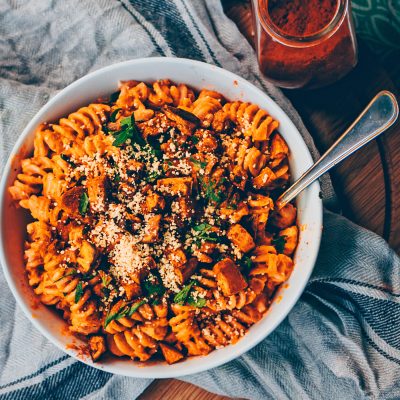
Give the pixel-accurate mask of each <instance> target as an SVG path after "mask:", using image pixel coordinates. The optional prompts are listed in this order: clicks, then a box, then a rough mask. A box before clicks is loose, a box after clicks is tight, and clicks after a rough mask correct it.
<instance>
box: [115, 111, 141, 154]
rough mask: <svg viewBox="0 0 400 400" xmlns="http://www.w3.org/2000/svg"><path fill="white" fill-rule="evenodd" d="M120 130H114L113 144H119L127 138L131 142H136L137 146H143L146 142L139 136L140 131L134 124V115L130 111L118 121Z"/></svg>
mask: <svg viewBox="0 0 400 400" xmlns="http://www.w3.org/2000/svg"><path fill="white" fill-rule="evenodd" d="M120 124H121V130H120V131H118V132H116V133H115V134H116V136H115V140H114V142H113V146H116V147H118V146H121V145H122V144H124V143H125V142H126V141H127V140H128V139H130V140H131V141H132V143H137V144H138V145H139V146H145V145H146V142H145V141H144V139H143V138H142V137H141V136H140V133H139V131H138V129H137V127H136V125H135V115H134V113H132V115H131V116H130V117H127V118H124V119H122V120H121V122H120Z"/></svg>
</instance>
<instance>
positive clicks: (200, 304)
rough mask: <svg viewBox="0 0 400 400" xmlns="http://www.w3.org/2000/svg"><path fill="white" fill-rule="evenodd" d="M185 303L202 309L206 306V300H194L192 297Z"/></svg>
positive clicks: (200, 298) (199, 298)
mask: <svg viewBox="0 0 400 400" xmlns="http://www.w3.org/2000/svg"><path fill="white" fill-rule="evenodd" d="M187 303H188V304H189V306H192V307H197V308H202V307H204V306H205V305H206V303H207V300H206V299H203V298H202V297H198V298H197V299H195V298H194V297H193V296H192V295H190V296H189V298H188V300H187Z"/></svg>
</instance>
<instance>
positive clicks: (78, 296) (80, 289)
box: [75, 282, 83, 303]
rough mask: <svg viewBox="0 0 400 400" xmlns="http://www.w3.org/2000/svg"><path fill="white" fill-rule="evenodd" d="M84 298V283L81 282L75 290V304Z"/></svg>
mask: <svg viewBox="0 0 400 400" xmlns="http://www.w3.org/2000/svg"><path fill="white" fill-rule="evenodd" d="M82 296H83V287H82V282H79V283H78V285H77V286H76V289H75V303H77V302H78V301H79V300H80V299H81V298H82Z"/></svg>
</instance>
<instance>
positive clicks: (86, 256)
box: [76, 240, 96, 273]
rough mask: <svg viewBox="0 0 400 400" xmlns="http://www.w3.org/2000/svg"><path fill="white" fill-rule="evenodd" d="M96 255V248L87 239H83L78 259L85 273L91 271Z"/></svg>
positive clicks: (80, 267)
mask: <svg viewBox="0 0 400 400" xmlns="http://www.w3.org/2000/svg"><path fill="white" fill-rule="evenodd" d="M95 257H96V250H95V248H94V247H93V246H92V245H91V244H90V243H89V242H88V241H87V240H84V241H82V244H81V248H80V251H79V257H78V258H77V260H76V261H77V263H78V264H79V269H80V270H81V271H82V272H84V273H87V272H89V270H90V266H91V265H92V263H93V261H94V259H95Z"/></svg>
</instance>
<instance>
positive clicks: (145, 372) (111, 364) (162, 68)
mask: <svg viewBox="0 0 400 400" xmlns="http://www.w3.org/2000/svg"><path fill="white" fill-rule="evenodd" d="M161 78H169V79H171V80H173V81H175V82H177V83H179V82H182V83H187V84H189V85H191V86H193V87H195V88H197V89H201V88H208V89H214V90H216V91H218V92H221V93H222V94H223V95H224V96H225V97H226V98H227V99H229V100H244V101H250V102H253V103H255V104H258V105H259V106H260V107H261V108H264V109H266V110H267V111H268V112H269V113H270V114H271V115H272V116H273V117H274V118H275V119H277V120H278V121H279V122H280V128H279V132H280V133H281V135H282V136H283V137H284V138H285V140H286V142H287V143H288V145H289V148H290V151H291V154H290V157H289V161H290V168H291V172H292V176H293V179H297V178H298V177H299V176H300V175H301V174H302V173H303V172H304V171H305V170H306V169H307V168H308V167H310V165H311V164H312V158H311V155H310V153H309V151H308V149H307V146H306V145H305V143H304V141H303V139H302V137H301V135H300V133H299V132H298V130H297V128H296V127H295V125H294V124H293V123H292V121H291V120H290V119H289V117H288V116H287V115H286V114H285V113H284V111H283V110H282V109H281V108H280V107H279V106H278V105H277V104H276V103H275V102H274V101H273V100H272V99H271V98H270V97H268V96H267V95H266V94H265V93H263V92H262V91H261V90H259V89H258V88H256V87H255V86H253V85H252V84H251V83H249V82H247V81H246V80H244V79H242V78H240V77H239V76H237V75H235V74H233V73H231V72H228V71H225V70H224V69H221V68H218V67H215V66H213V65H208V64H205V63H202V62H198V61H193V60H187V59H179V58H144V59H137V60H132V61H126V62H122V63H118V64H114V65H111V66H109V67H106V68H103V69H100V70H98V71H96V72H93V73H91V74H89V75H86V76H84V77H83V78H81V79H79V80H77V81H76V82H74V83H72V84H71V85H69V86H67V87H66V88H65V89H64V90H62V91H61V92H60V93H58V94H57V95H56V96H55V97H53V98H52V99H51V100H50V101H49V102H48V103H47V104H46V105H45V106H44V107H42V109H41V110H40V111H39V112H38V113H37V114H36V115H35V117H34V118H33V119H32V121H31V122H30V123H29V124H28V126H27V127H26V128H25V130H24V132H23V133H22V135H21V136H20V138H19V140H18V142H17V143H16V145H15V147H14V149H13V151H12V154H11V156H10V158H9V160H8V163H7V165H6V167H5V170H4V173H3V176H2V180H1V184H0V261H1V263H2V265H3V270H4V274H5V277H6V279H7V282H8V285H9V286H10V289H11V291H12V293H13V294H14V296H15V298H16V300H17V302H18V304H19V306H20V307H21V308H22V309H23V311H24V312H25V315H26V316H27V317H28V318H29V320H30V321H31V322H32V324H33V325H34V326H35V327H36V328H37V329H39V331H40V332H42V333H43V335H45V336H46V337H47V338H48V339H49V340H50V341H51V342H53V343H54V344H55V345H56V346H58V347H59V348H60V349H62V350H63V351H65V352H66V353H67V354H69V355H71V356H73V357H75V358H77V359H79V360H81V361H83V362H84V363H86V364H88V365H91V366H93V367H96V368H99V369H101V370H104V371H108V372H112V373H115V374H120V375H126V376H132V377H141V378H167V377H177V376H182V375H188V374H193V373H196V372H200V371H204V370H207V369H210V368H214V367H217V366H219V365H221V364H224V363H226V362H228V361H230V360H232V359H234V358H236V357H239V356H240V355H241V354H243V353H245V352H246V351H248V350H249V349H251V348H252V347H253V346H255V345H256V344H258V343H259V342H260V341H261V340H263V339H264V338H265V337H266V336H268V335H269V334H270V333H271V332H273V330H274V329H275V328H276V327H277V326H278V325H279V324H280V322H281V321H282V320H283V319H284V318H285V317H286V316H287V314H288V313H289V311H290V310H291V309H292V307H293V306H294V304H295V303H296V301H297V300H298V298H299V297H300V295H301V293H302V292H303V290H304V287H305V286H306V284H307V281H308V279H309V277H310V275H311V272H312V270H313V267H314V263H315V260H316V257H317V254H318V249H319V244H320V237H321V230H322V203H321V200H320V198H319V190H320V189H319V184H318V183H317V182H316V183H314V184H313V185H312V186H310V187H309V188H308V189H307V190H305V191H304V192H303V193H302V194H301V195H300V196H298V198H297V208H298V223H299V225H300V240H299V245H298V248H297V251H296V254H295V264H296V265H295V268H294V271H293V273H292V275H291V276H290V278H289V280H288V282H287V284H285V285H284V287H282V288H281V290H279V292H278V293H277V295H276V296H275V300H274V302H273V304H272V306H271V308H270V310H269V311H268V312H267V314H266V315H265V316H264V317H263V319H262V320H261V321H259V322H258V323H257V324H255V325H254V326H253V327H251V328H250V330H249V332H248V333H247V334H246V335H245V336H244V337H243V338H242V339H241V340H240V341H239V342H238V343H237V344H235V345H232V346H228V347H225V348H223V349H220V350H216V351H213V352H212V353H210V354H209V355H207V356H204V357H193V358H189V359H187V360H186V361H183V362H180V363H177V364H173V365H167V364H164V363H153V364H150V365H140V364H139V363H135V362H132V361H130V360H127V359H118V358H112V357H106V358H105V359H104V360H101V361H98V362H96V363H93V362H92V361H91V360H90V359H89V358H84V359H83V360H82V356H81V355H79V354H78V353H79V350H77V349H74V348H71V343H75V346H74V345H73V346H72V347H76V346H78V347H79V345H82V344H83V343H82V342H80V341H79V340H78V339H77V338H75V337H73V336H66V335H65V332H66V323H65V322H64V321H63V320H62V319H61V318H60V317H59V316H58V315H57V314H56V313H55V312H54V311H52V310H51V309H50V308H48V307H46V306H44V305H42V304H40V303H39V304H38V301H37V300H36V298H35V295H34V293H33V291H32V289H31V288H30V287H29V285H28V283H27V279H26V276H25V273H24V262H23V243H24V238H25V235H26V234H25V229H26V223H27V221H28V219H29V218H28V216H27V213H26V211H25V210H22V209H17V208H16V207H15V206H14V205H13V204H12V200H11V197H10V195H9V194H8V190H7V188H8V186H9V185H10V184H11V183H12V182H13V181H14V179H15V177H16V174H17V172H18V168H19V160H20V159H21V158H24V157H26V156H29V155H30V153H31V152H32V149H33V137H34V131H35V128H36V127H37V126H38V125H39V124H40V123H42V122H44V121H55V120H57V119H58V118H60V117H61V116H64V115H67V114H68V113H70V112H72V111H74V110H76V109H77V108H79V107H81V106H83V105H86V104H88V103H90V102H92V101H94V100H95V99H96V98H98V97H100V96H104V95H108V94H111V93H112V92H114V91H116V90H117V87H118V81H120V80H130V79H134V80H138V81H141V80H143V81H147V82H151V81H154V80H157V79H161ZM68 347H69V348H68Z"/></svg>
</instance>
